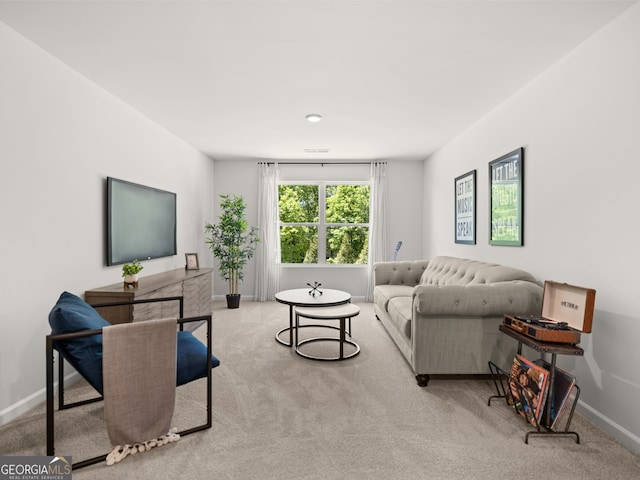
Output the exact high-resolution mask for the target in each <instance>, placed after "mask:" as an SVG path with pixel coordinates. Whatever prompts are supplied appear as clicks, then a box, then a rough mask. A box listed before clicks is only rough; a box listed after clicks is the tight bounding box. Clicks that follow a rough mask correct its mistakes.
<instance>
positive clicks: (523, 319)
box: [503, 280, 596, 345]
mask: <svg viewBox="0 0 640 480" xmlns="http://www.w3.org/2000/svg"><path fill="white" fill-rule="evenodd" d="M595 299H596V291H595V290H593V289H592V288H582V287H577V286H575V285H569V284H567V283H558V282H552V281H549V280H547V281H545V282H544V292H543V297H542V315H540V316H537V315H505V316H504V319H503V323H504V325H505V326H507V327H509V328H511V329H513V330H515V331H517V332H520V333H522V334H523V335H527V336H528V337H531V338H534V339H536V340H539V341H541V342H551V343H569V344H572V345H576V344H578V343H580V334H581V333H591V324H592V322H593V308H594V304H595Z"/></svg>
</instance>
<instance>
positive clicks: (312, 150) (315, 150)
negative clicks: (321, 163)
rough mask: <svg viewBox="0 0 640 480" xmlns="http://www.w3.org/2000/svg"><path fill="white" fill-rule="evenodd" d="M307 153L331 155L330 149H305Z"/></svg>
mask: <svg viewBox="0 0 640 480" xmlns="http://www.w3.org/2000/svg"><path fill="white" fill-rule="evenodd" d="M304 151H305V153H329V149H328V148H305V149H304Z"/></svg>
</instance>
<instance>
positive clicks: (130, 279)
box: [122, 260, 144, 288]
mask: <svg viewBox="0 0 640 480" xmlns="http://www.w3.org/2000/svg"><path fill="white" fill-rule="evenodd" d="M143 268H144V267H143V266H142V264H140V262H139V261H138V260H133V261H132V262H131V263H125V264H124V265H123V266H122V276H123V277H124V288H129V287H137V286H138V273H140V270H142V269H143Z"/></svg>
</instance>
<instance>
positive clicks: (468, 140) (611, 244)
mask: <svg viewBox="0 0 640 480" xmlns="http://www.w3.org/2000/svg"><path fill="white" fill-rule="evenodd" d="M639 132H640V5H636V6H634V7H633V8H631V9H630V10H629V11H628V12H627V13H625V14H623V15H622V16H621V17H620V18H618V19H617V20H615V21H614V22H612V23H611V24H609V25H608V26H607V27H606V28H604V29H603V30H601V31H600V32H598V33H597V34H596V35H594V36H593V37H592V38H591V39H589V40H588V41H587V42H585V43H584V44H582V45H581V46H580V47H578V48H577V49H576V50H575V51H574V52H572V53H571V54H569V55H568V56H567V57H566V58H564V59H563V60H561V61H560V62H559V63H557V64H556V65H555V66H553V67H552V68H551V69H550V70H548V71H547V72H545V73H544V74H543V75H541V76H540V77H539V78H537V79H535V80H534V81H532V82H531V83H530V84H528V85H527V86H526V87H525V88H523V89H522V90H521V91H519V92H518V93H517V94H516V95H514V96H513V97H512V98H510V99H509V100H508V101H507V102H505V103H504V104H502V105H500V106H499V107H498V108H496V109H495V110H494V111H493V112H491V113H490V114H489V115H487V116H486V117H485V118H483V119H482V120H481V121H480V122H478V123H477V124H476V125H474V126H473V127H472V128H470V129H469V130H468V131H466V132H464V133H463V134H461V135H460V136H459V137H458V138H456V139H454V140H453V141H452V142H451V143H450V144H448V145H447V146H446V147H445V148H443V149H442V150H441V151H439V152H437V153H436V154H435V155H433V156H432V157H431V158H429V159H428V160H427V161H426V162H425V187H426V191H427V196H426V200H425V205H426V207H425V223H424V225H425V241H424V251H425V254H426V255H427V256H433V255H441V254H450V255H455V256H461V257H468V258H474V259H479V260H487V261H494V262H497V263H504V264H507V265H512V266H516V267H521V268H524V269H526V270H528V271H530V272H532V273H533V274H534V275H535V276H536V277H537V278H538V279H540V280H541V281H544V280H555V281H561V282H568V283H572V284H575V285H580V286H583V287H589V288H595V289H596V290H597V294H596V312H595V316H594V325H593V333H592V334H591V335H583V341H582V343H581V346H582V347H583V348H584V350H585V356H584V358H581V357H572V358H567V357H563V358H559V359H558V360H559V362H560V363H561V365H562V366H564V367H565V368H568V369H570V370H571V371H572V372H573V373H574V374H576V375H577V377H578V383H579V385H580V387H581V389H582V394H581V397H580V399H581V409H582V410H583V411H584V412H586V413H587V414H588V415H589V416H590V417H591V418H592V419H594V420H595V421H596V422H597V423H599V424H600V425H602V426H603V427H605V428H606V429H608V430H609V431H610V432H611V433H613V434H614V435H616V436H617V437H618V438H619V439H620V440H621V441H622V442H623V443H625V444H626V445H627V446H629V447H631V448H633V449H634V450H636V451H640V415H638V405H639V404H640V370H638V368H637V364H638V362H639V361H640V355H639V354H638V351H639V350H638V339H640V316H639V314H638V305H637V303H636V300H637V298H638V280H637V276H638V267H640V257H639V255H638V253H637V249H636V243H637V238H638V235H639V234H640V224H639V223H638V220H637V218H638V215H637V209H636V207H637V201H636V200H637V194H636V192H637V185H636V183H637V181H636V176H635V174H637V172H638V165H637V162H638V147H637V139H638V134H639ZM520 146H524V147H525V162H524V172H525V173H524V177H525V198H524V200H525V205H524V209H525V214H524V224H525V230H524V235H525V240H524V246H523V247H495V246H493V247H492V246H489V245H488V222H489V220H488V182H489V181H488V163H489V162H490V161H491V160H493V159H495V158H497V157H499V156H500V155H502V154H504V153H507V152H509V151H511V150H513V149H515V148H517V147H520ZM474 168H475V169H477V171H478V185H477V191H478V210H477V213H478V221H477V245H475V246H467V245H457V244H455V243H454V241H453V238H452V237H453V204H452V202H453V180H454V178H455V177H456V176H458V175H461V174H463V173H465V172H467V171H469V170H471V169H474Z"/></svg>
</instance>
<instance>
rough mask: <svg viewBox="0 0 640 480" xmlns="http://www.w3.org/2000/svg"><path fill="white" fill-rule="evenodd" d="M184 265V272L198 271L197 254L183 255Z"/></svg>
mask: <svg viewBox="0 0 640 480" xmlns="http://www.w3.org/2000/svg"><path fill="white" fill-rule="evenodd" d="M184 257H185V260H186V264H185V267H184V268H185V269H186V270H199V269H200V264H199V263H198V254H197V253H185V254H184Z"/></svg>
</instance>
